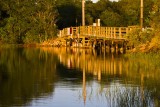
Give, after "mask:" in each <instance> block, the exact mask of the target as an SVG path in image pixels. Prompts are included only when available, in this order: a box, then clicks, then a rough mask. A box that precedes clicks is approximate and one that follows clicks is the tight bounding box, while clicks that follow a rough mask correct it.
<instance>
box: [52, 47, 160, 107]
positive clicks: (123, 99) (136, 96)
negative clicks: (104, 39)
mask: <svg viewBox="0 0 160 107" xmlns="http://www.w3.org/2000/svg"><path fill="white" fill-rule="evenodd" d="M54 52H56V53H57V55H58V57H59V60H60V62H61V63H62V64H63V65H65V66H66V67H67V68H69V69H75V68H76V69H80V70H81V71H82V72H83V87H82V88H83V92H82V95H83V100H84V103H86V99H87V97H88V99H91V98H92V97H91V96H92V95H91V94H93V90H91V91H89V92H88V91H87V88H86V87H88V86H86V73H87V74H92V75H93V77H96V78H97V80H98V81H99V84H98V85H99V86H98V87H99V88H100V89H99V90H98V92H94V93H97V94H96V96H93V97H94V98H100V99H102V98H104V99H103V100H106V101H105V102H106V103H107V106H111V107H119V106H126V107H130V106H134V107H144V106H145V107H155V106H158V105H159V103H160V97H159V96H160V93H159V91H158V90H160V86H159V85H158V84H160V82H159V79H160V77H159V75H158V74H159V73H160V70H159V68H158V69H156V68H157V67H156V66H148V65H149V64H151V62H150V60H146V59H143V60H142V59H138V61H137V60H135V59H134V60H133V59H129V58H128V57H125V56H123V55H122V56H121V55H113V54H109V53H108V54H106V53H103V52H102V53H100V54H97V53H96V52H95V50H90V49H89V50H81V49H76V48H75V49H67V48H66V49H63V48H57V49H55V50H54ZM98 87H97V88H98ZM90 93H91V94H90ZM87 94H88V96H87ZM94 98H93V99H94ZM93 101H94V100H93Z"/></svg>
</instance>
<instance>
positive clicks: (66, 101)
mask: <svg viewBox="0 0 160 107" xmlns="http://www.w3.org/2000/svg"><path fill="white" fill-rule="evenodd" d="M158 58H160V57H159V56H156V55H154V54H153V55H146V54H144V55H117V54H109V53H106V54H104V52H96V51H94V50H89V49H79V50H78V49H65V48H0V107H18V106H20V107H159V106H160V62H159V60H158Z"/></svg>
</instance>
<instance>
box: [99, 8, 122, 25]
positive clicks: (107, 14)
mask: <svg viewBox="0 0 160 107" xmlns="http://www.w3.org/2000/svg"><path fill="white" fill-rule="evenodd" d="M100 19H101V20H102V25H103V26H110V27H111V26H112V27H115V26H121V23H122V18H121V16H120V15H119V14H118V13H115V12H113V11H112V10H105V11H104V12H103V13H102V14H101V16H100Z"/></svg>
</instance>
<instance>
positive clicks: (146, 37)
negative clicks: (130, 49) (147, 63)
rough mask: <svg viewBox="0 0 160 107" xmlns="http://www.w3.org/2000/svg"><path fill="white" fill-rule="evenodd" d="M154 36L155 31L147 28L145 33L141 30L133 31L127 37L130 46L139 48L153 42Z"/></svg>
mask: <svg viewBox="0 0 160 107" xmlns="http://www.w3.org/2000/svg"><path fill="white" fill-rule="evenodd" d="M153 36H154V30H153V29H151V28H148V29H147V28H146V29H144V30H143V31H141V30H140V29H135V30H132V31H131V32H130V33H129V34H128V35H126V37H127V38H128V40H129V44H130V45H134V46H139V45H141V44H145V43H149V42H151V40H152V38H153Z"/></svg>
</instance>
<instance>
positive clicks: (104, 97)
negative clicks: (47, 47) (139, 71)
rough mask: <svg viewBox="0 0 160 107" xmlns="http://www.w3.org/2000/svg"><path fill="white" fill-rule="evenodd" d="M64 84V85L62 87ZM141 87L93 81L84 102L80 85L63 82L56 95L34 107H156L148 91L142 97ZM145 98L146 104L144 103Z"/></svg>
mask: <svg viewBox="0 0 160 107" xmlns="http://www.w3.org/2000/svg"><path fill="white" fill-rule="evenodd" d="M62 84H63V85H62ZM141 92H142V90H141V87H140V86H134V87H132V86H130V85H123V84H120V83H119V82H116V81H115V82H112V83H111V84H110V85H103V86H102V85H101V84H99V82H96V81H92V82H88V83H86V102H84V99H83V98H84V97H83V94H82V93H83V89H82V86H81V85H79V86H77V87H73V86H72V85H71V84H69V83H67V84H64V83H63V82H62V81H61V82H59V83H57V84H56V87H55V91H54V93H53V94H52V95H51V96H49V97H48V98H42V99H38V100H33V101H32V103H31V105H30V106H32V107H119V106H120V105H122V104H123V105H124V106H127V105H132V106H133V107H142V106H143V105H144V102H147V103H148V104H147V106H148V107H149V106H150V107H154V101H153V99H151V96H150V94H149V92H148V91H147V90H144V96H142V93H141ZM142 97H144V102H143V101H142V99H143V98H142Z"/></svg>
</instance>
